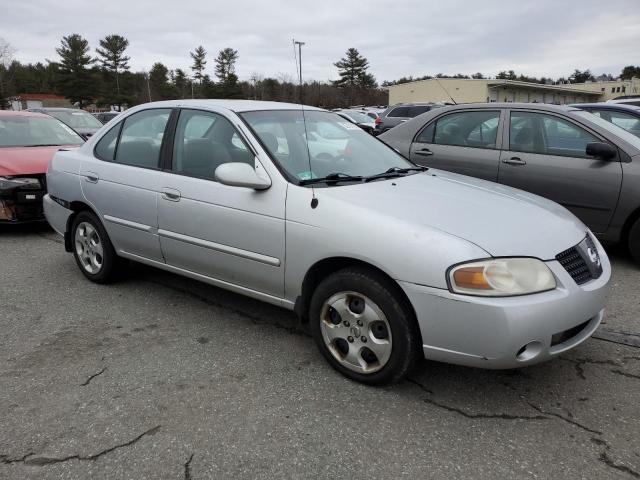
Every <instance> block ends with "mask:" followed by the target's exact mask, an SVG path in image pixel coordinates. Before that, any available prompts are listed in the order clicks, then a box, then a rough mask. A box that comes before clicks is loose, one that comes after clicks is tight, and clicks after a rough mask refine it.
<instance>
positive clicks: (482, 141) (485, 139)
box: [421, 110, 500, 149]
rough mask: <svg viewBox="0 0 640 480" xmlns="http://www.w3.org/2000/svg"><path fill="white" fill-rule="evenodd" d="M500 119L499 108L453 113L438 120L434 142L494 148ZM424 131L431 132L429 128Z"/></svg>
mask: <svg viewBox="0 0 640 480" xmlns="http://www.w3.org/2000/svg"><path fill="white" fill-rule="evenodd" d="M499 121H500V112H499V111H497V110H496V111H488V112H485V111H479V112H478V111H474V112H458V113H452V114H450V115H446V116H444V117H440V118H439V119H438V120H437V122H436V124H435V132H434V136H433V143H435V144H438V145H455V146H460V147H475V148H492V149H493V148H496V138H497V135H498V124H499ZM424 133H425V134H429V132H428V130H425V132H424ZM421 135H422V134H421Z"/></svg>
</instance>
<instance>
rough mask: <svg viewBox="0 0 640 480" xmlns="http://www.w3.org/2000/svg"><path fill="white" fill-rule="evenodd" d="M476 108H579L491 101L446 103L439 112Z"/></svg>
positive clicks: (573, 109)
mask: <svg viewBox="0 0 640 480" xmlns="http://www.w3.org/2000/svg"><path fill="white" fill-rule="evenodd" d="M474 108H482V109H486V108H519V109H520V108H522V109H527V110H544V111H547V112H559V113H560V112H561V113H566V112H570V111H576V110H579V109H578V108H575V107H572V106H570V105H555V104H553V103H528V102H491V103H486V102H484V103H459V104H457V105H445V106H443V107H441V108H440V109H438V111H439V112H442V111H444V110H442V109H446V111H451V110H462V109H464V110H467V109H474Z"/></svg>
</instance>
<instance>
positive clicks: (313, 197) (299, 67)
mask: <svg viewBox="0 0 640 480" xmlns="http://www.w3.org/2000/svg"><path fill="white" fill-rule="evenodd" d="M292 42H293V56H294V57H296V45H297V46H298V55H297V58H296V70H298V88H299V89H300V94H299V96H300V109H301V110H302V124H303V125H304V139H305V145H306V147H307V159H308V160H309V176H311V175H313V171H312V170H311V152H310V151H309V132H308V131H307V117H306V115H305V113H304V101H303V93H302V46H303V45H305V42H300V41H297V40H296V39H295V38H294V39H292ZM317 206H318V199H317V198H316V190H315V188H314V187H313V185H311V208H316V207H317Z"/></svg>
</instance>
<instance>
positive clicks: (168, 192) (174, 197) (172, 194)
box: [161, 188, 181, 202]
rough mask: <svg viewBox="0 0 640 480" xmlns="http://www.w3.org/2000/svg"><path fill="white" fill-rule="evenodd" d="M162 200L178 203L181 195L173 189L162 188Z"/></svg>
mask: <svg viewBox="0 0 640 480" xmlns="http://www.w3.org/2000/svg"><path fill="white" fill-rule="evenodd" d="M161 193H162V198H164V199H165V200H169V201H170V202H179V201H180V198H181V195H180V191H179V190H176V189H175V188H163V189H162V192H161Z"/></svg>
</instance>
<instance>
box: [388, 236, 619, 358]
mask: <svg viewBox="0 0 640 480" xmlns="http://www.w3.org/2000/svg"><path fill="white" fill-rule="evenodd" d="M597 248H598V253H599V254H600V258H601V262H602V274H601V275H600V277H599V278H597V279H595V280H591V281H589V282H587V283H584V284H582V285H577V284H576V282H575V281H574V280H573V279H572V278H571V276H570V275H569V274H568V273H567V271H566V270H565V269H564V268H563V267H562V266H561V265H560V263H559V262H558V261H556V260H553V261H548V262H546V263H547V265H548V266H549V268H550V269H551V271H552V272H553V274H554V275H555V277H556V282H557V284H558V287H557V288H556V289H555V290H551V291H549V292H543V293H537V294H533V295H523V296H518V297H503V298H487V297H472V296H467V295H458V294H454V293H451V292H449V291H448V290H443V289H438V288H432V287H425V286H422V285H416V284H413V283H407V282H399V283H400V285H401V287H402V288H403V290H404V291H405V293H406V294H407V296H408V297H409V300H410V301H411V303H412V305H413V307H414V309H415V312H416V315H417V318H418V323H419V326H420V331H421V334H422V339H423V352H424V356H425V357H426V358H428V359H431V360H437V361H442V362H447V363H455V364H459V365H467V366H472V367H481V368H495V369H500V368H516V367H522V366H525V365H532V364H534V363H539V362H542V361H545V360H549V359H551V358H553V357H555V356H557V355H558V354H560V353H562V352H566V351H567V350H570V349H572V348H574V347H576V346H577V345H579V344H580V343H582V342H583V341H585V340H586V339H587V338H589V337H590V336H591V335H592V334H593V332H595V330H596V329H597V328H598V325H599V324H600V322H601V321H602V318H603V308H604V304H605V300H606V296H607V293H608V290H609V279H610V277H611V266H610V264H609V260H608V258H607V255H606V253H605V252H604V250H603V249H602V246H601V245H599V244H598V245H597Z"/></svg>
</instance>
